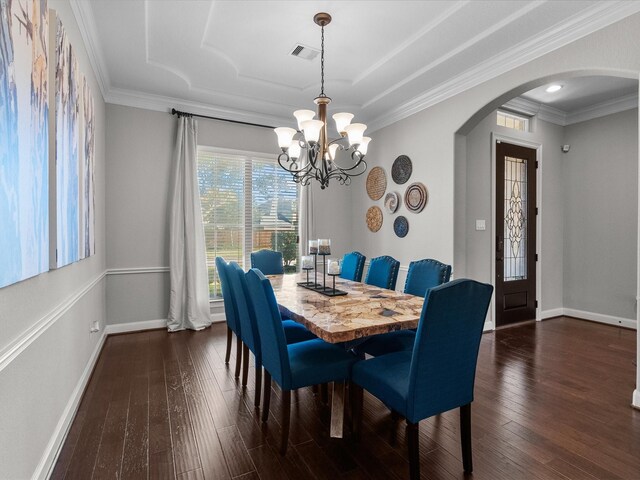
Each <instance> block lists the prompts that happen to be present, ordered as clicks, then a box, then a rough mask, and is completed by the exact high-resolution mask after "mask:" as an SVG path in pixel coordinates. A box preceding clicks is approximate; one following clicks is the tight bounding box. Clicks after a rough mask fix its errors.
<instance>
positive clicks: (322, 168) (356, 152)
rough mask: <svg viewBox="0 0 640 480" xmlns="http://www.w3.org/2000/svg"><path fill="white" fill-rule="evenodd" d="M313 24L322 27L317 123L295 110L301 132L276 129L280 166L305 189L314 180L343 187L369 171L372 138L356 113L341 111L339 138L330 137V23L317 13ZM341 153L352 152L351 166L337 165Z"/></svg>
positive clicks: (337, 120)
mask: <svg viewBox="0 0 640 480" xmlns="http://www.w3.org/2000/svg"><path fill="white" fill-rule="evenodd" d="M313 21H314V22H315V23H316V24H317V25H319V26H320V28H321V31H322V34H321V54H320V95H318V96H317V97H316V98H315V100H314V103H315V104H316V105H317V106H318V118H319V119H318V120H314V117H315V115H316V113H315V112H314V111H313V110H296V111H295V112H293V116H294V117H295V118H296V120H297V121H298V130H296V129H294V128H287V127H279V128H276V129H274V130H275V132H276V134H277V135H278V146H279V147H280V149H281V150H282V153H281V154H280V155H278V163H279V164H280V166H281V167H282V168H283V169H285V170H286V171H287V172H289V173H291V175H292V176H293V180H294V181H295V182H297V183H299V184H301V185H303V186H306V185H309V183H310V182H311V180H312V179H315V180H317V181H318V183H320V188H322V189H324V188H326V187H328V186H329V180H331V179H336V180H338V181H339V182H340V183H341V184H342V185H349V184H350V183H351V177H355V176H358V175H362V174H363V173H364V172H365V171H366V170H367V162H365V160H364V156H365V155H366V154H367V147H368V145H369V142H370V141H371V139H370V138H369V137H364V136H363V134H364V131H365V130H366V128H367V126H366V125H365V124H363V123H351V119H353V114H351V113H346V112H341V113H336V114H334V115H333V119H334V121H335V123H336V130H337V131H338V133H339V134H340V138H338V139H336V140H329V137H328V135H327V105H329V103H331V99H330V98H329V97H327V96H326V95H325V93H324V27H325V26H326V25H329V23H330V22H331V15H329V14H328V13H316V15H315V16H314V17H313ZM338 151H344V152H347V153H349V152H350V156H351V160H352V165H351V166H348V167H347V166H344V167H343V166H340V165H338V163H337V162H336V155H337V153H338Z"/></svg>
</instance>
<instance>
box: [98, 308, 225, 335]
mask: <svg viewBox="0 0 640 480" xmlns="http://www.w3.org/2000/svg"><path fill="white" fill-rule="evenodd" d="M211 321H212V322H213V323H219V322H224V321H225V316H224V313H214V314H212V315H211ZM166 326H167V319H166V318H161V319H158V320H143V321H141V322H128V323H115V324H112V325H107V326H106V327H105V329H104V333H105V334H106V335H114V334H117V333H129V332H142V331H144V330H153V329H156V328H165V327H166Z"/></svg>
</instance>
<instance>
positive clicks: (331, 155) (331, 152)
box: [329, 143, 340, 160]
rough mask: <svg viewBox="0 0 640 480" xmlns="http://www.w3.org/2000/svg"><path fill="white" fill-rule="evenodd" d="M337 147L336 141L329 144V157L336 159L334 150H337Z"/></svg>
mask: <svg viewBox="0 0 640 480" xmlns="http://www.w3.org/2000/svg"><path fill="white" fill-rule="evenodd" d="M338 147H340V145H338V144H337V143H334V144H333V145H329V158H330V159H331V160H335V159H336V150H338Z"/></svg>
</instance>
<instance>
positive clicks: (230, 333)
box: [224, 327, 233, 365]
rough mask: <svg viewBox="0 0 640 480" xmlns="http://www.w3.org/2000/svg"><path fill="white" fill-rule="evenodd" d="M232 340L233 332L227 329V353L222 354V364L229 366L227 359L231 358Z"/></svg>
mask: <svg viewBox="0 0 640 480" xmlns="http://www.w3.org/2000/svg"><path fill="white" fill-rule="evenodd" d="M232 338H233V331H232V330H231V329H230V328H229V327H227V351H226V352H225V354H224V363H225V365H229V358H230V357H231V339H232Z"/></svg>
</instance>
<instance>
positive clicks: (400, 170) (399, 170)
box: [391, 155, 413, 185]
mask: <svg viewBox="0 0 640 480" xmlns="http://www.w3.org/2000/svg"><path fill="white" fill-rule="evenodd" d="M412 171H413V166H412V165H411V159H410V158H409V157H407V156H406V155H400V156H399V157H398V158H396V159H395V161H394V162H393V166H392V167H391V178H393V181H394V182H396V183H397V184H398V185H402V184H404V183H407V181H408V180H409V177H411V172H412Z"/></svg>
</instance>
